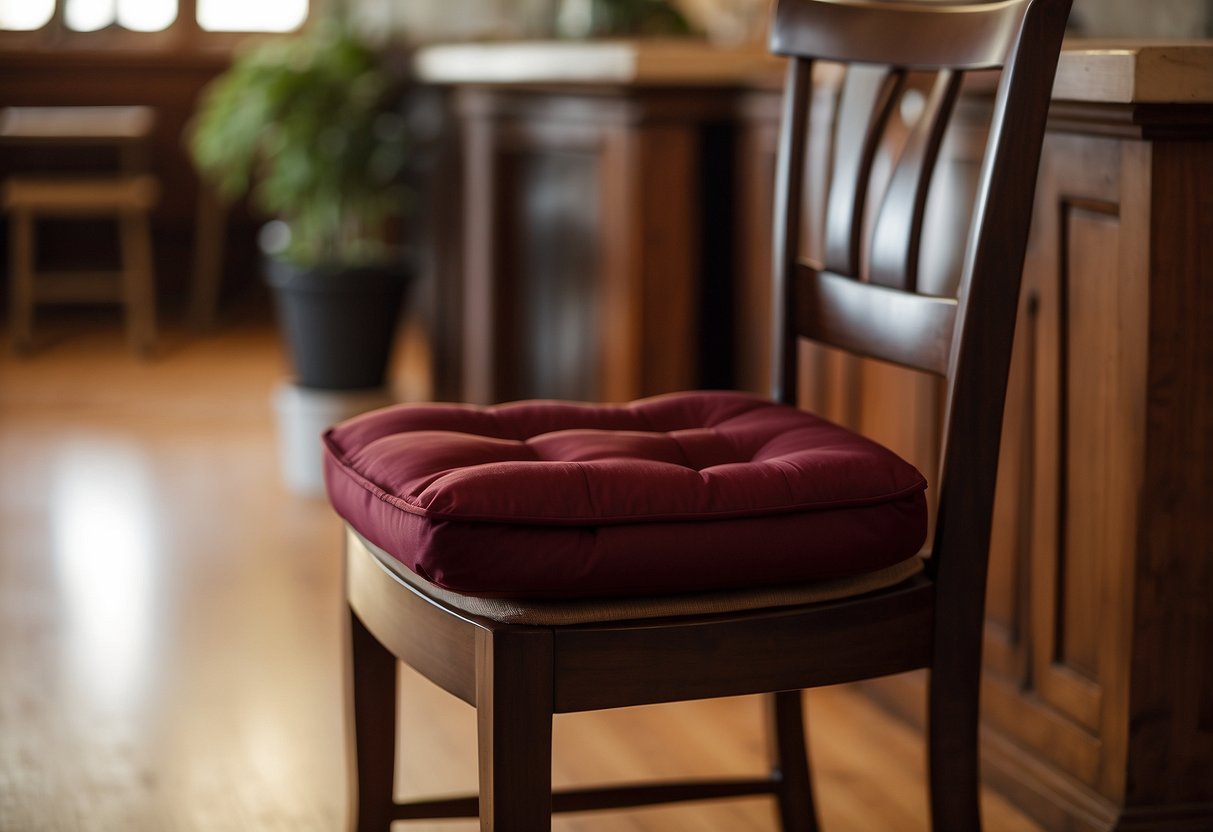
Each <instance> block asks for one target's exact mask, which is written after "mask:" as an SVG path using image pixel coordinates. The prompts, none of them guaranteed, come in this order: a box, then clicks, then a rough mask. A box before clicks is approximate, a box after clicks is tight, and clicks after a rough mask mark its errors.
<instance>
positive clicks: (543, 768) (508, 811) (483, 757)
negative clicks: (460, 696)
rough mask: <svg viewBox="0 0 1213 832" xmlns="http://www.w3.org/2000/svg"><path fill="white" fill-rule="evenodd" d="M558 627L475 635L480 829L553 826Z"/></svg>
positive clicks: (538, 830)
mask: <svg viewBox="0 0 1213 832" xmlns="http://www.w3.org/2000/svg"><path fill="white" fill-rule="evenodd" d="M552 685H553V678H552V633H551V631H550V630H544V629H540V628H533V629H528V628H520V629H516V630H514V629H504V630H496V631H489V630H481V631H478V632H477V634H476V720H477V727H478V744H479V757H480V829H481V832H549V830H551V828H552V708H553V700H552Z"/></svg>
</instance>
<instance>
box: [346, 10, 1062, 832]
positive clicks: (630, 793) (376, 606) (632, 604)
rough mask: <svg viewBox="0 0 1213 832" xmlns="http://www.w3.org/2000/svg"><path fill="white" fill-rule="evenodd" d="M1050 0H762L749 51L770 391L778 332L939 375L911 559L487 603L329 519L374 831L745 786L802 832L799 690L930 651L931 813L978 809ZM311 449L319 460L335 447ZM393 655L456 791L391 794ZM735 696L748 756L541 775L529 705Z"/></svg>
mask: <svg viewBox="0 0 1213 832" xmlns="http://www.w3.org/2000/svg"><path fill="white" fill-rule="evenodd" d="M1069 5H1070V3H1069V0H1002V2H994V3H986V4H968V5H963V6H951V7H949V6H946V5H940V4H926V3H913V2H909V3H907V2H878V0H863V2H859V1H858V0H856V1H855V2H850V0H828V1H827V0H780V2H779V4H778V6H777V10H776V13H775V18H774V24H773V30H772V36H771V45H772V48H773V50H774V51H775V52H777V53H779V54H783V55H787V56H789V57H790V61H789V66H788V77H787V87H786V99H785V111H784V123H783V128H782V135H781V144H780V162H779V169H778V190H777V202H776V217H777V228H776V229H775V270H774V271H775V285H776V290H777V291H776V295H775V297H776V298H777V299H778V300H777V304H776V306H777V310H776V318H775V320H776V327H777V330H778V334H777V344H776V352H777V357H778V362H779V370H778V371H777V374H776V375H777V381H776V389H775V398H776V399H778V400H780V401H782V402H785V403H795V402H796V383H795V382H796V378H797V375H796V372H795V369H794V366H793V357H794V356H795V354H796V353H795V350H796V347H797V343H798V338H799V337H804V338H809V339H812V340H815V341H819V342H823V343H826V344H829V345H833V346H837V347H841V348H844V349H846V350H849V351H853V352H855V353H858V354H861V355H864V356H868V357H874V358H878V359H885V360H888V361H892V362H895V363H898V364H902V365H906V366H910V367H914V368H918V369H920V370H925V371H928V372H931V373H935V374H938V375H940V376H942V377H944V378H945V379H946V383H947V393H948V406H947V418H948V425H947V430H946V438H945V443H944V448H943V451H942V459H941V463H940V464H941V474H940V476H939V478H938V479H937V481H936V482H935V483H934V484H933V487H934V488H935V489H936V490H937V494H938V501H939V510H938V514H937V518H936V526H935V531H934V539H933V545H932V546H931V547H930V554H929V557H927V558H926V559H925V568H924V569H923V570H922V571H921V572H918V573H915V568H916V567H917V563H918V562H917V560H916V559H911V560H910V561H907V562H905V563H899V564H898V565H897V568H899V569H902V570H903V571H901V572H897V569H892V570H891V571H890V570H879V571H878V572H877V573H875V574H873V575H866V576H851V577H844V578H842V579H839V580H834V581H826V582H820V583H813V584H807V585H800V586H791V587H788V586H782V587H776V588H770V587H768V588H752V587H751V588H746V589H737V590H734V591H730V590H728V589H727V588H726V589H725V590H724V591H719V592H714V593H710V594H706V595H702V594H696V595H689V596H672V597H664V598H646V599H635V598H627V597H622V598H619V597H616V598H613V599H612V598H608V599H599V600H582V601H578V600H572V601H567V602H561V601H560V600H554V601H552V600H549V601H534V602H530V601H527V600H526V599H506V600H503V599H493V598H480V597H475V596H473V595H469V594H466V593H461V592H457V591H451V590H449V589H444V588H442V587H440V586H438V585H436V584H434V583H432V582H431V581H429V580H427V579H426V578H425V577H422V576H418V575H416V574H414V573H413V572H412V571H410V570H409V569H408V568H406V567H405V566H403V565H402V564H401V563H400V560H401V558H402V554H401V552H394V553H391V554H389V553H388V552H387V551H385V550H384V549H382V548H380V547H379V546H376V545H374V544H372V543H370V542H369V541H368V540H367V538H366V535H365V534H364V532H365V531H366V530H365V529H363V528H360V527H359V523H358V522H356V521H355V522H351V524H350V528H349V533H348V539H347V547H346V568H347V592H348V601H349V607H350V613H351V614H350V617H349V622H350V640H351V641H350V643H351V675H350V682H351V695H350V696H351V698H350V703H351V707H352V711H351V713H352V720H353V725H352V735H351V738H352V740H353V744H354V755H353V756H354V764H355V769H356V774H357V776H356V780H355V781H354V782H355V783H356V789H357V791H356V793H355V794H354V795H352V804H353V807H352V808H353V819H352V821H351V828H354V829H357V830H359V832H369V831H370V830H379V832H384V830H387V829H388V827H389V825H390V824H391V822H392V821H393V820H401V819H413V818H436V817H461V816H462V817H467V816H475V815H476V814H479V816H480V823H481V828H482V829H484V830H499V831H501V832H532V831H533V830H546V829H549V828H550V824H551V813H552V812H553V811H557V812H559V811H567V810H587V809H599V808H609V807H621V806H637V805H643V804H650V803H662V802H670V801H681V800H695V799H707V798H725V797H737V796H745V795H757V794H769V795H771V796H773V797H774V798H775V800H776V801H777V804H778V808H779V814H780V818H781V824H782V826H781V828H782V829H783V830H785V832H791V830H813V829H816V828H817V824H816V819H815V812H814V807H813V798H812V795H811V789H810V785H809V770H808V761H807V756H806V752H805V746H804V733H803V732H804V725H803V716H802V711H801V694H800V691H801V689H803V688H807V687H814V686H819V685H830V684H835V683H840V682H850V681H855V680H861V679H868V678H873V677H878V676H883V675H886V674H893V673H900V672H902V671H907V670H911V669H915V668H928V669H929V671H930V694H929V696H930V701H929V736H928V742H929V754H930V764H929V776H930V795H931V807H932V824H933V828H934V829H936V830H956V832H972V830H977V829H979V828H980V817H979V808H978V754H977V730H978V679H979V662H980V651H981V631H982V616H983V603H984V601H983V598H984V588H985V577H986V556H987V548H988V542H989V536H990V528H991V504H992V499H993V491H994V482H995V472H996V468H997V462H998V459H997V456H998V447H999V435H1000V430H1001V421H1002V411H1003V400H1004V396H1005V386H1006V375H1007V367H1008V364H1009V355H1010V347H1011V339H1012V333H1013V328H1014V318H1015V311H1016V308H1017V299H1018V291H1019V280H1020V272H1021V270H1022V268H1023V260H1024V250H1025V245H1026V239H1027V233H1028V225H1029V220H1030V215H1031V207H1032V198H1033V191H1034V186H1035V185H1034V183H1035V179H1036V168H1037V165H1038V161H1039V153H1040V146H1041V141H1042V136H1043V131H1044V124H1045V117H1046V113H1047V109H1048V102H1049V95H1050V90H1051V86H1052V80H1053V73H1054V69H1055V66H1056V61H1057V56H1058V52H1059V50H1060V44H1061V37H1062V31H1063V29H1064V25H1065V22H1066V18H1067V15H1068V10H1069ZM815 61H829V62H832V63H833V62H840V63H844V64H847V65H848V66H851V65H853V66H852V68H851V70H850V71H849V72H848V74H847V76H846V80H845V82H844V84H843V92H842V100H841V104H840V105H839V109H838V116H837V118H836V124H835V129H836V132H837V133H838V134H839V138H837V139H836V141H835V145H834V148H835V149H834V151H833V154H832V170H833V173H832V177H833V178H832V181H831V183H830V195H829V200H828V204H827V210H826V219H825V246H824V256H823V257H822V262H814V263H810V262H805V261H804V260H803V259H802V257H801V256H800V252H801V251H802V247H801V229H802V222H801V204H802V196H803V192H802V180H803V173H804V162H805V140H806V136H807V135H808V132H807V116H808V113H809V110H810V108H809V100H810V93H811V82H812V77H813V68H814V62H815ZM996 67H1004V71H1003V74H1002V76H1001V81H1000V86H999V90H998V95H997V99H996V104H995V114H994V117H993V122H992V125H991V130H990V136H989V143H988V147H987V155H986V158H985V160H984V163H983V164H984V167H983V168H982V174H981V180H980V189H979V193H978V197H977V201H976V206H975V210H974V213H973V219H972V226H971V233H970V237H969V239H968V240H967V241H964V243H963V245H964V246H965V252H966V254H965V258H964V269H963V273H962V275H961V278H960V285H959V291H958V294H957V297H955V298H944V297H933V296H926V295H920V294H917V293H916V291H915V289H916V272H917V253H918V238H919V234H920V231H921V227H922V224H923V216H924V207H925V203H926V194H927V188H928V185H929V182H930V171H931V169H932V167H933V166H934V164H935V161H936V156H937V155H938V152H939V147H940V144H941V138H942V135H943V130H944V125H945V124H946V123H947V121H948V118H949V115H950V112H951V110H952V106H953V103H954V102H955V100H956V97H957V93H958V90H959V85H960V81H961V78H962V75H963V74H964V73H965V72H967V71H971V70H983V69H990V68H996ZM911 69H912V70H914V71H916V72H918V71H929V72H933V73H935V80H934V81H933V83H932V85H931V86H930V88H929V89H930V92H929V94H928V96H927V99H926V105H925V108H924V113H923V115H922V116H921V117H920V118H919V119H918V120H917V122H916V124H915V125H914V126H913V127H912V129H911V131H910V133H909V135H908V138H907V139H906V143H905V149H904V152H902V153H901V155H900V161H899V163H898V165H897V167H896V168H895V169H894V171H893V173H892V176H891V177H890V179H889V185H888V188H887V189H886V191H885V195H884V197H883V200H882V201H881V202H880V204H878V205H875V206H873V210H868V208H869V206H867V205H866V204H865V195H866V194H867V193H868V191H869V190H870V185H871V182H872V180H871V179H870V178H869V170H870V168H871V165H872V162H873V159H874V157H875V156H876V149H877V147H878V146H879V144H880V136H881V135H882V134H883V132H884V130H885V127H886V125H887V122H888V121H889V119H890V113H891V111H892V109H893V103H894V102H895V101H896V100H897V98H898V95H899V91H900V90H901V88H902V85H903V84H904V83H905V79H906V71H907V70H911ZM843 136H845V138H843ZM865 218H870V219H869V220H865ZM961 244H962V243H961V242H960V241H958V245H961ZM494 418H495V415H494ZM359 429H360V428H358V427H357V426H354V427H353V428H350V429H348V431H353V432H355V433H356V432H357V430H359ZM348 431H347V432H348ZM330 450H331V451H332V452H333V454H334V457H333V458H330V463H332V464H334V465H336V462H335V457H336V456H337V455H339V454H340V452H341V451H340V449H339V448H335V446H330ZM363 452H365V453H371V449H370V446H367V447H364V448H363ZM330 476H331V480H330V493H335V492H336V491H339V490H340V488H342V487H344V486H343V485H342V484H341V483H339V482H337V481H336V479H332V478H337V477H340V476H343V475H342V474H341V473H339V472H338V471H337V469H336V468H333V469H331V470H330ZM342 499H344V498H342ZM368 499H369V500H370V502H372V503H373V502H374V500H376V499H379V500H387V499H389V498H388V497H385V496H384V495H383V494H382V492H374V496H373V497H370V498H368ZM334 502H335V504H338V510H339V511H341V510H342V509H341V506H340V505H339V503H340V502H341V501H340V500H336V499H335V500H334ZM343 513H344V512H343ZM738 554H739V555H742V554H744V553H742V552H738ZM911 567H914V568H911ZM398 659H400V660H403V661H404V662H406V663H407V664H409V665H410V666H412V667H413V668H414V669H416V670H417V671H419V672H420V673H422V674H423V675H425V676H426V677H428V678H429V679H431V680H432V681H434V682H435V683H437V684H438V685H440V686H441V687H443V688H445V689H446V690H448V691H450V692H451V693H453V694H454V695H456V696H458V697H460V698H461V699H463V700H464V701H466V702H468V703H471V704H473V705H474V706H475V707H476V709H477V718H478V727H479V765H480V793H479V797H478V798H477V797H474V796H473V797H467V798H458V799H448V800H427V801H420V802H412V803H407V804H399V803H397V802H396V801H395V800H394V797H393V791H392V790H393V766H394V755H395V744H396V731H395V713H396V701H395V698H396V663H397V660H398ZM755 693H766V694H771V696H770V698H769V713H770V726H771V749H772V768H771V774H770V776H769V777H766V778H758V779H754V780H728V781H713V782H698V783H674V784H671V783H666V784H661V785H637V786H627V787H617V788H603V789H579V790H575V791H571V792H564V793H557V794H555V795H553V794H552V793H551V726H552V715H553V714H554V713H566V712H576V711H585V710H595V709H601V708H612V707H620V706H629V705H639V704H648V703H656V702H668V701H676V700H687V699H696V698H707V697H718V696H733V695H740V694H755Z"/></svg>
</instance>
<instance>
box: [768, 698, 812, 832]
mask: <svg viewBox="0 0 1213 832" xmlns="http://www.w3.org/2000/svg"><path fill="white" fill-rule="evenodd" d="M765 705H766V709H767V713H766V718H767V741H768V743H769V748H770V756H771V769H772V771H771V774H772V776H773V777H775V778H776V791H775V799H776V801H777V802H778V805H779V824H780V829H781V830H782V832H817V829H818V826H817V812H816V809H815V808H814V806H813V778H812V773H811V772H810V771H809V756H808V750H807V748H806V747H805V733H804V698H803V693H802V692H801V691H798V690H785V691H781V692H779V693H773V694H769V695H768V696H767V697H766V702H765Z"/></svg>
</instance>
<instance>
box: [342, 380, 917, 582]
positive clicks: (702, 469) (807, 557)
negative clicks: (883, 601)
mask: <svg viewBox="0 0 1213 832" xmlns="http://www.w3.org/2000/svg"><path fill="white" fill-rule="evenodd" d="M325 444H326V448H327V453H326V460H325V478H326V482H327V486H328V493H329V498H330V500H331V501H332V503H333V506H334V507H335V508H336V510H337V512H338V514H340V515H341V516H342V517H343V518H345V520H346V521H347V522H349V523H350V525H351V526H353V528H354V529H355V530H357V531H358V532H359V533H361V534H362V535H363V536H364V537H366V538H367V539H368V540H370V541H371V542H372V543H375V544H376V545H378V546H379V547H380V548H382V549H384V550H386V551H387V552H389V553H390V554H391V555H393V556H394V557H396V558H398V559H399V560H400V561H401V562H402V563H404V564H405V565H406V566H407V567H409V568H410V569H412V570H413V571H414V572H416V573H417V574H419V575H421V576H422V577H424V578H426V579H428V580H430V581H432V582H433V583H435V584H438V585H439V586H441V587H444V588H446V589H450V590H454V591H457V592H463V593H468V594H475V595H488V596H497V597H529V598H552V597H565V598H569V597H589V596H619V595H649V594H659V593H671V592H682V591H702V590H711V589H725V588H740V587H756V586H767V585H775V584H783V583H788V582H799V581H805V580H811V579H817V578H833V577H840V576H844V575H852V574H858V573H862V572H868V571H872V570H876V569H880V568H883V567H885V566H890V565H892V564H894V563H897V562H899V561H902V560H905V559H906V558H909V557H912V556H913V555H915V554H916V553H917V552H918V550H919V548H920V547H921V546H922V543H923V540H924V539H925V537H926V525H927V519H926V500H925V496H924V493H923V492H924V490H925V489H926V481H925V480H924V479H923V477H922V475H921V474H920V473H918V471H917V470H915V469H914V468H913V466H911V465H909V464H908V463H906V462H904V461H903V460H901V459H900V458H898V457H897V456H896V455H894V454H893V453H891V452H890V451H888V450H886V449H884V448H882V447H880V446H879V445H876V444H874V443H872V442H870V441H868V440H866V439H864V438H862V437H860V436H857V435H856V434H854V433H851V432H850V431H847V430H845V429H843V428H840V427H838V426H837V425H834V424H831V423H830V422H826V421H824V420H822V419H819V418H817V417H815V416H813V415H811V414H808V413H804V412H802V411H800V410H796V409H794V408H790V407H784V406H782V405H777V404H772V403H771V402H769V401H766V400H764V399H760V398H757V397H754V396H749V395H745V394H740V393H678V394H673V395H668V396H659V397H656V398H651V399H645V400H642V401H638V402H633V403H632V404H629V405H623V406H607V405H601V406H600V405H583V404H570V403H562V402H545V401H534V402H517V403H514V404H508V405H500V406H497V407H488V408H479V407H472V406H464V405H401V406H397V407H390V408H385V409H383V410H378V411H374V412H372V413H368V414H365V415H363V416H359V417H356V418H354V419H350V420H349V421H346V422H343V423H342V424H339V425H337V426H336V427H334V428H332V429H331V430H329V431H328V432H327V433H326V434H325Z"/></svg>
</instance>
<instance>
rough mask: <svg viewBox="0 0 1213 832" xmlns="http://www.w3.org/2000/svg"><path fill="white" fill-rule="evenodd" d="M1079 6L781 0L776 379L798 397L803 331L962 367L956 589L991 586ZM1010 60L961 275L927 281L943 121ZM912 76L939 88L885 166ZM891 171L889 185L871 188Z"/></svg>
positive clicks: (951, 475) (945, 504)
mask: <svg viewBox="0 0 1213 832" xmlns="http://www.w3.org/2000/svg"><path fill="white" fill-rule="evenodd" d="M1069 9H1070V0H995V1H994V2H977V1H976V0H972V1H971V2H968V3H964V4H955V3H941V2H927V1H926V0H918V1H917V2H914V0H779V2H778V5H777V8H776V12H775V18H774V22H773V26H772V32H771V49H772V51H774V52H775V53H777V54H781V55H785V56H788V57H789V58H790V60H789V66H788V77H787V83H786V88H785V99H784V113H783V125H782V133H781V136H780V148H779V166H778V175H777V190H776V205H775V218H776V220H775V225H776V228H775V251H774V264H775V265H774V271H775V274H774V277H775V294H774V297H775V298H776V299H777V300H778V301H781V302H782V303H779V302H777V304H776V320H775V322H774V324H775V326H774V329H775V338H776V341H775V347H776V349H775V373H774V379H775V382H774V384H775V390H774V395H775V398H777V399H779V400H781V401H784V402H788V403H795V402H796V396H797V394H796V377H797V373H796V369H795V361H794V358H795V355H796V348H797V347H796V345H797V341H798V339H799V338H807V339H810V340H813V341H817V342H820V343H824V344H827V345H830V346H834V347H839V348H842V349H845V350H847V351H849V352H852V353H856V354H859V355H863V356H868V357H873V358H878V359H883V360H886V361H891V362H894V363H897V364H901V365H905V366H908V367H913V368H915V369H919V370H924V371H927V372H930V373H934V374H937V375H939V376H942V377H944V378H945V379H946V384H947V402H948V404H947V409H946V414H947V416H946V418H947V422H946V424H945V427H944V442H943V446H942V459H941V464H940V471H939V476H938V478H937V480H936V481H935V482H934V483H933V485H934V486H935V487H936V488H938V491H937V496H938V505H939V513H938V516H937V518H936V533H935V539H934V546H933V553H934V555H935V557H933V558H932V566H931V568H932V570H933V572H934V573H935V576H936V579H937V581H939V583H940V591H941V592H944V591H945V590H946V591H950V592H954V593H955V592H973V591H975V590H976V591H977V593H978V594H979V595H980V590H981V588H982V587H984V576H985V568H986V566H985V561H986V558H985V555H986V550H987V548H988V544H989V535H990V522H991V521H990V517H991V510H992V509H991V507H992V504H993V495H994V482H995V474H996V468H997V462H998V447H999V436H1000V433H1001V428H1002V412H1003V401H1004V398H1005V395H1006V383H1007V371H1008V366H1009V363H1010V355H1011V342H1012V336H1013V334H1014V329H1015V314H1016V310H1017V306H1018V296H1019V285H1020V275H1021V272H1022V270H1023V263H1024V254H1025V249H1026V245H1027V237H1028V227H1029V223H1030V219H1031V210H1032V201H1033V195H1034V192H1035V185H1036V175H1037V168H1038V165H1039V160H1040V151H1041V144H1042V141H1043V136H1044V128H1045V120H1046V116H1047V112H1048V106H1049V97H1050V92H1051V89H1052V85H1053V76H1054V73H1055V70H1056V65H1057V59H1058V54H1059V52H1060V48H1061V39H1062V34H1063V32H1064V29H1065V23H1066V19H1067V17H1068V15H1069ZM817 62H829V63H840V64H844V65H845V66H846V74H845V80H844V81H843V82H842V87H841V92H840V97H839V101H838V105H837V107H836V108H835V112H834V117H833V124H832V130H831V131H830V132H832V133H833V135H832V137H831V139H832V143H831V149H830V156H829V159H830V174H829V184H828V195H827V197H826V199H825V202H824V207H823V210H822V211H821V213H822V224H823V225H824V229H823V243H822V244H821V245H820V246H819V248H820V249H821V251H820V252H819V253H818V255H816V256H815V257H814V258H813V261H812V262H810V261H809V260H808V259H806V258H804V257H803V256H802V252H803V250H804V245H803V241H802V239H801V237H802V218H801V211H802V206H803V203H804V190H803V184H804V177H805V164H806V162H805V160H806V149H805V148H806V139H807V137H808V135H809V130H808V121H809V114H810V110H811V109H813V108H812V107H811V106H810V105H811V101H812V80H813V70H814V66H815V63H817ZM993 69H1001V70H1002V74H1001V76H1000V80H999V86H998V92H997V95H996V98H995V104H994V113H993V117H992V120H991V122H990V127H989V139H988V143H987V145H986V151H985V156H984V159H983V161H982V167H981V174H980V179H979V183H978V190H977V196H976V201H975V204H974V206H973V212H972V221H971V224H970V230H969V235H968V239H967V240H964V241H960V240H958V241H957V245H963V246H964V255H963V267H962V271H961V274H960V277H959V281H958V285H957V292H956V295H955V296H954V297H938V296H934V295H927V294H920V293H919V291H918V289H919V280H918V260H919V251H920V241H921V237H922V229H923V220H924V216H925V213H926V203H927V194H928V189H929V187H930V183H931V173H932V170H933V169H934V167H935V163H936V161H937V158H938V156H939V150H940V146H941V143H942V140H943V136H944V131H945V129H946V127H947V125H948V122H949V119H950V118H951V115H952V112H953V109H954V104H955V103H956V100H957V97H958V93H959V91H960V85H961V81H962V78H963V77H964V75H965V74H966V73H968V72H972V71H975V70H993ZM911 76H912V78H913V79H914V80H913V83H914V85H915V86H916V88H921V89H924V90H925V91H926V93H925V102H924V104H923V106H922V108H921V114H920V115H919V116H918V118H917V119H916V120H915V121H914V122H913V124H912V126H910V127H909V128H908V134H907V135H905V136H904V142H903V144H902V149H901V152H900V154H899V156H898V157H897V159H896V163H895V165H894V166H893V168H892V170H891V172H890V173H877V174H873V167H874V165H875V164H876V161H877V158H878V156H879V154H878V152H877V151H878V149H879V148H881V147H882V142H884V141H885V134H886V131H887V130H888V129H889V125H890V122H891V121H892V119H891V116H892V114H893V112H894V110H895V108H896V104H897V102H898V101H899V99H900V97H901V95H902V92H903V90H904V89H905V88H906V85H907V78H909V77H911ZM924 77H925V78H926V79H927V80H926V81H925V84H924V81H923V79H924ZM816 133H817V131H814V135H816ZM886 176H887V186H886V187H883V193H882V194H873V195H872V196H869V195H870V193H871V192H872V191H873V190H878V189H876V188H874V187H873V184H874V183H877V182H878V181H880V182H884V181H886V179H885V177H886ZM869 202H871V203H872V204H868V203H869ZM958 555H960V556H958ZM975 584H976V587H975ZM977 609H978V615H980V612H979V611H980V606H979V607H978V608H977ZM971 617H972V616H971V615H970V616H969V618H971Z"/></svg>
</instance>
